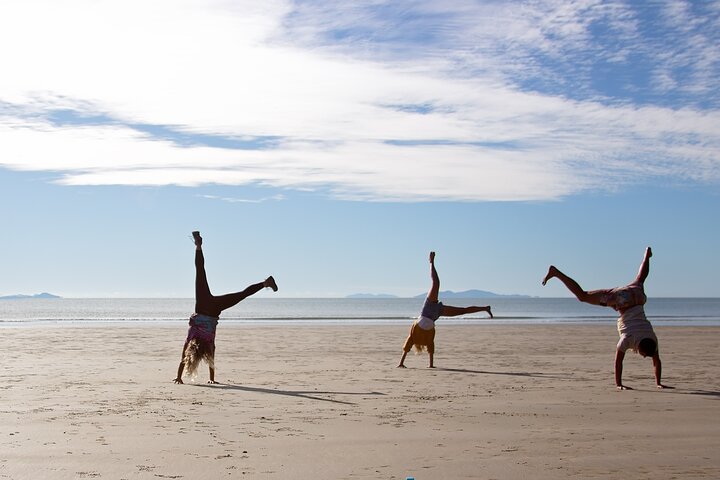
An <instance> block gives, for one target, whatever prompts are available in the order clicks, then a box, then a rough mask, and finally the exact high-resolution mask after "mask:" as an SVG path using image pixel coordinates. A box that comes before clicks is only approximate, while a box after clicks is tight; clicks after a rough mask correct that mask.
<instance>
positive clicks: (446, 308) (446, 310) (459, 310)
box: [440, 305, 493, 318]
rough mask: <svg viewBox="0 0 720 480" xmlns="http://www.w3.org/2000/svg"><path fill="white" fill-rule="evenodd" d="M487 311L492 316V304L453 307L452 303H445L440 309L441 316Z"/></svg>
mask: <svg viewBox="0 0 720 480" xmlns="http://www.w3.org/2000/svg"><path fill="white" fill-rule="evenodd" d="M477 312H487V313H488V314H490V318H492V316H493V314H492V311H491V309H490V305H486V306H484V307H478V306H474V305H473V306H471V307H453V306H452V305H443V306H442V309H441V310H440V316H442V317H457V316H458V315H465V314H468V313H477Z"/></svg>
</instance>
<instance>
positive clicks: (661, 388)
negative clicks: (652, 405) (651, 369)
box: [656, 383, 675, 390]
mask: <svg viewBox="0 0 720 480" xmlns="http://www.w3.org/2000/svg"><path fill="white" fill-rule="evenodd" d="M656 387H657V389H658V390H673V389H674V388H675V387H669V386H667V385H663V384H662V383H659V384H657V385H656Z"/></svg>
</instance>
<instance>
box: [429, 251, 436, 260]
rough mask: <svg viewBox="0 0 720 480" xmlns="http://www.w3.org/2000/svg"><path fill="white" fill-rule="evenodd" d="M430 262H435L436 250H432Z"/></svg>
mask: <svg viewBox="0 0 720 480" xmlns="http://www.w3.org/2000/svg"><path fill="white" fill-rule="evenodd" d="M430 263H435V252H430Z"/></svg>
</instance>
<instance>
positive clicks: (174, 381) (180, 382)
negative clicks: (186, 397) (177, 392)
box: [173, 377, 183, 385]
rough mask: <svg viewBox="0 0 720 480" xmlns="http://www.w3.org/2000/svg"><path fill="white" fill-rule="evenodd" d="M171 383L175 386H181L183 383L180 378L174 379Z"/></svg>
mask: <svg viewBox="0 0 720 480" xmlns="http://www.w3.org/2000/svg"><path fill="white" fill-rule="evenodd" d="M173 383H177V384H179V385H182V383H183V381H182V378H180V377H178V378H176V379H175V380H173Z"/></svg>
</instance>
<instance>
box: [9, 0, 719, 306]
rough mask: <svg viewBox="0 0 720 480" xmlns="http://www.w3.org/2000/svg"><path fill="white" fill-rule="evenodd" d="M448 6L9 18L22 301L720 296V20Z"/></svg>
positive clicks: (38, 5)
mask: <svg viewBox="0 0 720 480" xmlns="http://www.w3.org/2000/svg"><path fill="white" fill-rule="evenodd" d="M447 3H448V2H439V1H392V2H389V1H388V2H384V1H373V2H345V1H337V2H315V1H296V2H291V1H279V0H278V1H267V2H250V1H248V2H244V1H233V2H230V1H225V0H223V1H221V0H217V1H177V0H172V1H169V0H168V1H162V0H156V1H153V2H143V1H132V0H130V1H105V2H97V1H90V0H87V1H73V0H71V1H67V2H54V1H35V0H23V1H10V2H3V3H2V4H0V44H2V45H5V46H6V47H4V48H3V49H2V51H1V53H0V55H1V56H2V58H1V61H2V65H3V75H2V76H0V139H1V141H0V195H2V204H3V213H2V219H3V230H2V231H3V240H2V245H3V248H2V253H0V261H1V262H2V265H3V275H2V278H0V295H6V294H14V293H36V292H40V291H49V292H52V293H56V294H59V295H63V296H68V297H104V296H113V297H145V296H147V297H157V296H170V297H189V296H192V285H193V265H192V255H193V251H192V248H193V247H192V244H191V242H190V239H189V238H188V235H189V232H190V231H191V230H193V229H200V230H201V231H202V232H203V234H204V236H205V238H206V246H205V252H206V257H207V269H208V275H209V277H210V284H211V287H212V288H213V290H214V291H215V292H216V293H224V292H227V291H234V290H238V289H241V288H244V287H245V286H246V285H247V284H248V283H252V282H255V281H258V280H261V279H263V278H264V277H265V276H266V275H268V274H270V273H272V274H273V275H275V277H276V278H277V281H278V283H279V285H280V288H281V292H280V294H281V295H283V296H291V297H295V296H310V297H312V296H344V295H347V294H351V293H358V292H367V293H391V294H396V295H400V296H410V295H415V294H417V293H420V292H422V291H424V290H425V289H426V288H427V285H428V270H427V260H426V259H427V252H428V251H429V250H431V249H433V250H436V251H437V252H438V257H437V266H438V269H439V271H440V275H441V279H442V288H443V289H452V290H465V289H471V288H478V289H483V290H491V291H495V292H498V293H523V294H530V295H538V296H567V295H568V293H567V291H565V290H564V289H563V288H562V287H561V286H560V285H559V284H558V283H557V282H553V283H551V284H550V285H548V286H547V287H541V286H540V279H541V278H542V276H543V275H544V273H545V271H546V269H547V266H548V265H549V264H550V263H553V264H555V265H557V266H558V267H559V268H561V269H563V270H564V271H566V273H569V274H570V275H572V276H574V277H575V278H577V279H578V280H579V281H580V283H581V284H582V285H583V286H584V287H586V288H588V289H594V288H603V287H612V286H616V285H620V284H624V283H627V282H628V281H630V280H631V279H632V278H633V277H634V275H635V273H636V271H637V268H638V265H639V262H640V260H641V258H642V253H643V250H644V248H645V247H646V246H647V245H651V246H653V249H654V252H655V256H654V257H653V264H652V273H651V277H650V280H649V282H648V284H647V290H648V293H649V294H650V295H651V296H652V295H655V296H720V287H719V286H718V283H717V282H716V272H718V271H719V270H720V257H719V256H718V254H717V251H716V248H717V245H720V222H718V220H717V219H718V213H717V212H718V211H719V210H720V208H719V207H720V188H719V187H720V92H719V89H720V83H719V82H717V78H719V77H720V41H719V40H720V33H718V32H720V2H717V1H715V2H711V1H702V2H682V1H662V2H660V1H658V2H600V1H590V0H588V1H578V2H565V1H557V2H555V1H533V2H508V1H502V2H501V1H497V2H492V1H487V2H483V1H480V2H477V1H474V2H470V1H467V2H466V1H455V2H449V3H450V5H447ZM9 46H12V47H9ZM261 295H263V296H269V295H271V294H270V293H269V292H264V293H262V294H261Z"/></svg>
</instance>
